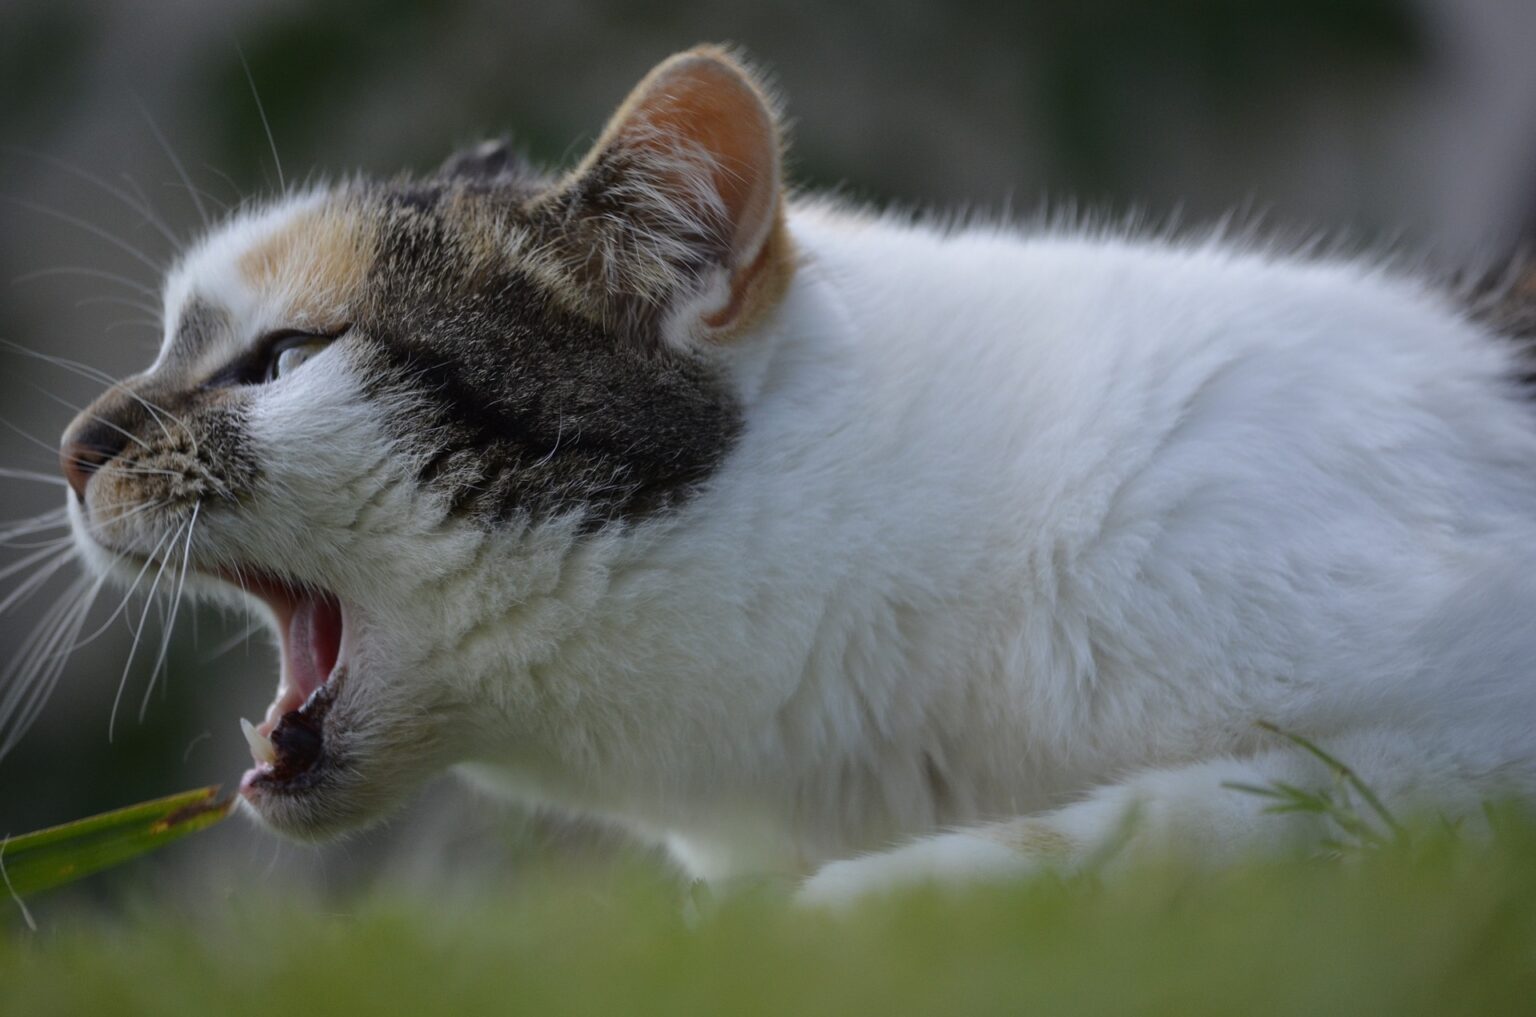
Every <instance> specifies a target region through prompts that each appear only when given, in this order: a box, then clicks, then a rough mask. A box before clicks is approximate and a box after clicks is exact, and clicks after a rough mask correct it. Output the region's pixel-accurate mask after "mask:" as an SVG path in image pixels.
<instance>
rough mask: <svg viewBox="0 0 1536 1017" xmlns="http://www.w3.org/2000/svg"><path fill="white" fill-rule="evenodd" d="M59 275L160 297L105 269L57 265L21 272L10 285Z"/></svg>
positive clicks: (134, 281) (148, 288)
mask: <svg viewBox="0 0 1536 1017" xmlns="http://www.w3.org/2000/svg"><path fill="white" fill-rule="evenodd" d="M61 275H62V276H79V277H81V278H85V279H102V280H105V281H106V282H115V283H119V284H121V285H123V286H127V287H128V288H129V289H132V290H134V291H135V292H137V293H140V294H143V295H144V296H146V297H151V298H158V297H159V296H160V294H159V293H157V292H156V291H155V290H154V288H153V287H150V286H146V285H144V284H143V283H141V282H139V281H138V280H136V279H131V278H129V277H128V276H126V275H120V274H119V273H117V272H108V271H107V270H106V269H101V268H86V267H84V266H79V265H57V266H55V267H53V268H40V269H36V270H35V271H32V272H23V273H22V274H21V275H18V276H15V277H14V278H12V279H11V285H12V286H19V285H21V284H22V283H27V282H34V281H36V280H38V279H48V278H51V277H54V276H61Z"/></svg>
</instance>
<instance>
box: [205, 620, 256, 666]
mask: <svg viewBox="0 0 1536 1017" xmlns="http://www.w3.org/2000/svg"><path fill="white" fill-rule="evenodd" d="M246 616H247V623H246V626H245V628H244V629H243V630H242V631H241V632H239V633H238V634H236V635H235V636H233V637H231V638H229V639H226V640H224V642H222V643H220V644H219V645H218V646H215V647H214V648H213V649H212V650H209V651H208V652H207V653H206V654H204V655H203V656H202V657H200V658H198V660H199V663H203V664H211V663H213V662H214V661H216V660H218V659H219V658H220V657H222V656H224V655H225V654H226V653H229V652H230V651H232V650H233V649H234V648H235V647H237V646H239V645H240V644H241V643H244V644H245V645H246V646H247V647H249V646H250V643H251V637H252V636H254V635H255V634H256V633H258V632H260V631H261V630H262V629H263V628H265V627H266V626H265V625H264V624H263V623H262V622H259V621H256V620H255V619H253V618H250V610H249V609H247V610H246Z"/></svg>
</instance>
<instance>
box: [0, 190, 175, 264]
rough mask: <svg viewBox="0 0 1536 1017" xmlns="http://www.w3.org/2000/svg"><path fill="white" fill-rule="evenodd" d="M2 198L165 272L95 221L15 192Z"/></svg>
mask: <svg viewBox="0 0 1536 1017" xmlns="http://www.w3.org/2000/svg"><path fill="white" fill-rule="evenodd" d="M0 200H4V201H8V202H10V203H11V204H13V205H16V206H17V207H19V208H24V209H27V210H28V211H29V212H36V213H37V214H38V215H45V216H48V217H49V218H52V219H57V220H59V221H60V222H63V223H66V224H68V225H70V226H73V227H75V228H76V229H80V230H84V231H85V232H86V233H89V234H91V236H93V237H96V238H97V239H99V240H104V241H106V242H107V243H109V244H111V245H112V246H113V247H115V248H117V249H118V250H120V251H122V252H123V253H124V254H127V255H128V256H129V257H131V258H133V259H134V260H135V261H137V262H139V263H140V264H141V265H144V266H145V267H147V268H149V269H150V270H151V271H152V272H154V273H155V275H156V276H157V277H159V276H162V275H164V274H165V266H164V265H162V264H160V263H159V262H158V261H156V260H155V259H154V258H151V257H150V256H149V255H147V254H145V253H144V252H143V251H142V250H140V249H139V248H138V247H136V246H134V245H133V244H130V243H129V242H128V241H126V240H124V239H123V238H122V237H120V236H118V235H117V234H115V233H112V232H110V231H109V230H104V229H102V228H101V227H100V226H97V225H96V224H95V223H93V222H89V221H87V220H85V219H82V218H80V217H79V216H78V215H71V214H70V213H68V212H63V211H60V210H59V209H57V208H53V207H51V206H49V205H43V204H39V203H38V202H36V201H29V200H27V199H26V198H18V197H16V196H15V195H13V194H0Z"/></svg>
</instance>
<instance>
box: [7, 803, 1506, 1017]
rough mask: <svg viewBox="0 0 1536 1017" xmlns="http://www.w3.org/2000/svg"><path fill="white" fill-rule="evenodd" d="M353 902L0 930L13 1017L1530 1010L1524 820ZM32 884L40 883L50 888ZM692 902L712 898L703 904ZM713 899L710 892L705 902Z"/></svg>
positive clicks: (250, 900)
mask: <svg viewBox="0 0 1536 1017" xmlns="http://www.w3.org/2000/svg"><path fill="white" fill-rule="evenodd" d="M517 887H519V889H516V890H512V889H497V890H496V891H495V892H493V893H492V892H487V893H483V894H478V895H476V896H475V897H474V899H473V900H472V901H465V900H456V901H447V900H435V901H433V900H423V899H419V898H416V897H411V896H406V895H392V894H391V893H390V892H388V891H387V890H385V891H384V892H380V891H379V890H378V889H375V890H374V891H371V892H370V893H369V894H367V895H365V896H363V897H361V898H360V899H358V900H357V901H355V902H354V903H353V904H351V905H350V906H346V907H345V908H344V910H343V911H341V912H338V911H336V910H335V909H329V908H321V907H319V906H317V905H314V904H312V903H310V902H307V901H306V900H305V899H298V898H292V897H290V898H286V899H272V898H271V897H270V896H268V895H266V894H263V893H262V892H261V891H260V889H259V888H253V889H251V890H249V891H241V892H239V893H237V894H235V895H234V896H233V897H232V898H227V899H216V900H208V901H206V902H204V903H202V904H199V905H190V906H177V907H175V908H171V907H168V906H166V905H165V904H164V903H157V902H156V901H154V900H148V899H139V900H130V901H128V902H126V903H125V904H123V905H122V906H121V907H119V908H118V909H116V912H117V917H115V918H112V919H110V920H107V921H103V920H102V919H101V917H100V915H99V913H98V912H94V911H91V910H80V911H78V912H65V913H52V914H48V915H46V916H45V917H44V919H43V921H41V922H40V925H41V931H40V932H39V933H36V934H29V933H27V932H26V929H25V926H24V925H23V924H22V923H21V922H20V920H19V919H16V920H14V921H13V922H12V923H11V925H12V928H11V929H10V930H9V931H8V932H7V933H6V934H4V935H0V1013H4V1014H16V1015H21V1014H27V1015H43V1014H95V1013H103V1014H105V1013H111V1014H138V1013H142V1014H157V1015H174V1014H196V1015H199V1017H201V1015H206V1014H244V1013H250V1014H263V1015H271V1014H296V1013H315V1014H325V1015H347V1014H369V1015H376V1014H427V1013H433V1014H435V1013H467V1014H490V1013H507V1014H523V1013H526V1014H541V1015H546V1014H620V1013H623V1014H628V1013H642V1014H651V1013H655V1014H681V1013H729V1014H764V1015H767V1014H773V1015H776V1017H779V1015H811V1014H840V1015H841V1014H862V1013H869V1014H892V1013H928V1014H960V1013H967V1014H969V1013H977V1014H991V1013H997V1014H1105V1015H1110V1014H1113V1015H1135V1014H1166V1015H1170V1017H1171V1015H1179V1017H1190V1015H1198V1014H1242V1015H1263V1014H1280V1013H1290V1014H1309V1015H1312V1014H1352V1015H1353V1014H1377V1013H1379V1014H1394V1015H1412V1014H1436V1015H1444V1014H1479V1015H1502V1014H1515V1013H1526V1012H1536V828H1533V827H1532V826H1531V825H1530V824H1529V823H1526V822H1523V821H1521V822H1513V821H1509V822H1503V823H1500V824H1499V825H1498V827H1497V833H1496V834H1495V836H1494V837H1493V839H1492V841H1491V842H1486V843H1471V842H1469V841H1468V840H1466V839H1464V838H1460V837H1458V836H1457V835H1456V834H1455V833H1454V832H1452V831H1447V830H1441V829H1431V830H1430V831H1429V832H1428V833H1426V834H1424V835H1422V836H1420V837H1418V838H1416V839H1415V841H1414V842H1413V843H1412V844H1411V845H1407V846H1392V847H1388V848H1385V849H1382V850H1379V851H1368V852H1360V853H1357V854H1355V855H1353V856H1352V857H1347V858H1344V859H1342V860H1341V859H1329V860H1297V861H1292V862H1285V863H1273V864H1269V863H1266V864H1258V863H1255V864H1251V865H1249V866H1246V867H1241V868H1238V869H1235V870H1230V871H1225V872H1219V873H1210V872H1203V873H1202V872H1195V871H1191V870H1181V869H1177V868H1166V867H1164V868H1157V869H1147V870H1142V871H1139V872H1136V873H1130V874H1124V875H1117V876H1115V877H1112V878H1109V879H1107V880H1103V881H1101V880H1097V879H1079V880H1073V881H1068V882H1062V881H1060V880H1055V879H1051V878H1042V879H1038V880H1035V881H1032V882H1028V883H1022V884H1017V885H1012V886H1005V887H990V888H977V889H975V890H972V891H970V892H968V893H966V894H964V895H962V896H958V897H946V896H943V895H940V894H937V893H934V892H928V891H924V892H919V893H915V894H907V895H904V896H902V897H899V898H896V899H890V900H884V901H875V902H872V903H870V904H868V905H866V906H864V907H863V908H862V909H860V910H858V911H856V912H855V913H853V914H851V915H848V916H843V917H834V916H829V915H822V914H816V913H806V912H803V911H798V910H796V909H793V908H791V907H789V906H788V905H787V904H786V903H785V902H784V900H783V899H782V897H780V896H779V895H776V894H773V893H770V892H751V893H746V894H743V895H741V896H739V897H737V898H734V899H731V900H727V901H724V902H712V901H708V900H704V901H700V900H699V895H697V894H694V895H690V894H687V893H685V892H680V891H679V890H678V888H677V887H676V886H672V885H670V884H667V883H666V882H665V881H663V880H661V879H658V878H657V875H656V873H654V872H649V873H647V872H644V871H639V870H637V871H635V872H632V873H630V874H628V875H625V876H616V875H614V874H613V873H612V872H609V873H605V874H603V875H600V876H598V877H596V878H593V876H592V874H591V873H590V872H589V873H573V872H570V871H564V872H561V871H550V872H539V873H536V874H529V873H523V874H522V877H521V878H520V879H518V881H517ZM45 899H46V898H39V900H45ZM701 905H702V907H701ZM701 910H702V915H701V914H700V911H701Z"/></svg>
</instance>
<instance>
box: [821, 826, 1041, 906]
mask: <svg viewBox="0 0 1536 1017" xmlns="http://www.w3.org/2000/svg"><path fill="white" fill-rule="evenodd" d="M1036 864H1037V861H1036V860H1035V859H1033V858H1031V857H1030V856H1029V855H1028V854H1026V853H1024V852H1021V851H1019V850H1018V849H1017V848H1016V847H1014V846H1012V845H1010V844H1008V843H1006V842H1004V841H1002V840H999V839H997V838H994V837H990V836H986V835H984V834H975V833H946V834H939V835H937V836H933V837H924V838H922V839H921V840H916V841H913V842H912V843H910V844H907V845H905V846H904V847H899V848H896V849H894V850H891V851H883V852H881V853H879V854H872V855H864V856H863V857H861V858H851V859H848V860H847V861H840V862H831V863H829V864H827V865H824V866H822V867H821V868H820V869H819V870H817V872H816V874H815V875H813V876H811V877H810V878H809V879H807V880H806V881H805V882H804V883H802V884H801V886H800V890H799V892H797V893H796V894H795V903H796V904H798V905H801V906H803V907H813V908H820V909H824V910H832V911H843V910H847V909H848V908H850V907H851V906H853V905H854V904H856V903H857V902H859V901H861V900H865V899H868V898H872V897H878V896H884V895H886V894H889V893H892V892H894V891H899V890H903V889H908V888H911V887H917V886H924V885H936V886H944V887H960V886H966V885H969V884H972V883H977V882H985V881H994V880H998V879H1009V878H1016V877H1019V876H1023V875H1026V874H1028V873H1029V872H1031V871H1033V870H1034V869H1035V867H1036Z"/></svg>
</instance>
